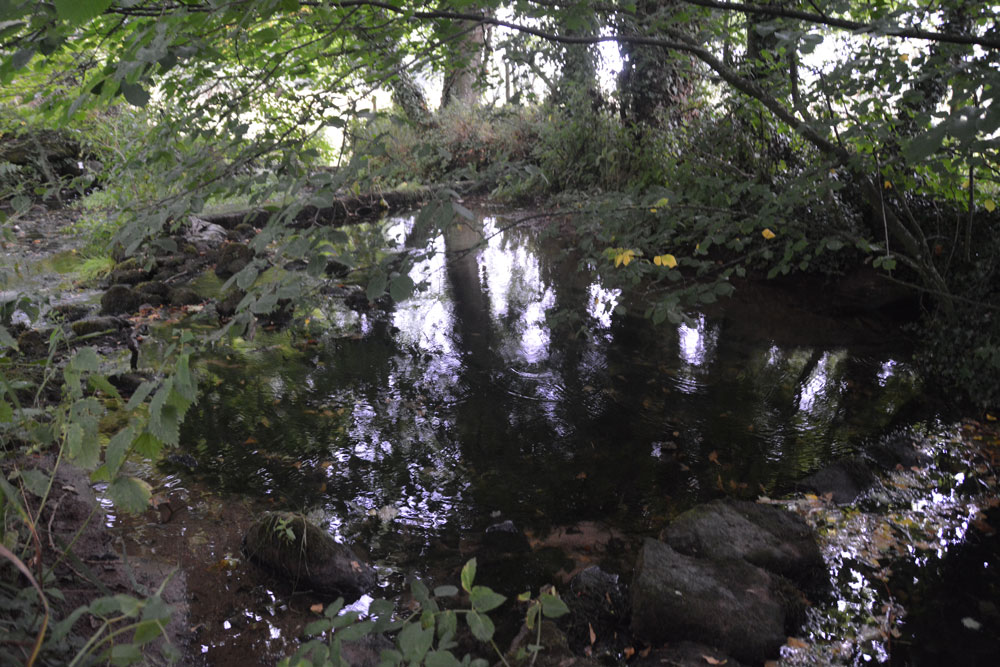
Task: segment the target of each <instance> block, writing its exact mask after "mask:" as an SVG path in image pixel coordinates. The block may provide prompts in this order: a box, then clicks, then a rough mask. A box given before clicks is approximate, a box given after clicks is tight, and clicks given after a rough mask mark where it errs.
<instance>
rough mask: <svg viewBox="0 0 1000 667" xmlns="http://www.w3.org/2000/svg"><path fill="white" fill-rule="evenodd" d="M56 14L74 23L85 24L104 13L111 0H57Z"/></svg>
mask: <svg viewBox="0 0 1000 667" xmlns="http://www.w3.org/2000/svg"><path fill="white" fill-rule="evenodd" d="M55 5H56V14H57V15H58V16H59V18H60V19H62V20H63V21H66V22H68V23H70V24H72V25H83V24H84V23H86V22H87V21H89V20H91V19H92V18H94V17H96V16H100V15H101V14H102V13H104V10H106V9H107V8H108V7H110V6H111V0H55Z"/></svg>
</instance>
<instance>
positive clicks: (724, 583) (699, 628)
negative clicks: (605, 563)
mask: <svg viewBox="0 0 1000 667" xmlns="http://www.w3.org/2000/svg"><path fill="white" fill-rule="evenodd" d="M799 598H800V594H799V593H798V592H797V591H796V590H795V589H794V587H792V585H791V584H790V583H789V582H788V581H787V580H785V579H783V578H781V577H779V576H777V575H772V574H769V573H768V572H767V571H765V570H762V569H761V568H759V567H756V566H754V565H751V564H750V563H747V562H746V561H744V560H738V559H731V560H724V561H723V560H699V559H694V558H691V557H690V556H685V555H684V554H681V553H679V552H678V551H675V550H674V549H673V548H671V547H670V546H668V545H667V544H665V543H663V542H660V541H659V540H654V539H649V538H647V539H646V541H645V542H644V543H643V547H642V551H641V552H640V553H639V559H638V561H637V563H636V571H635V578H634V579H633V581H632V624H631V627H632V631H633V632H634V633H635V634H636V636H638V637H639V638H641V639H644V640H645V641H647V642H649V643H651V644H653V645H655V646H660V645H663V644H666V643H668V642H679V641H693V642H699V643H703V644H708V645H711V646H716V647H718V648H719V649H721V650H723V651H725V652H726V653H729V654H731V655H733V656H734V657H735V658H737V659H739V660H743V661H746V662H754V663H759V662H763V661H764V660H766V659H768V658H771V657H775V656H777V655H778V650H779V649H780V648H781V645H782V644H784V643H785V637H786V636H787V635H786V631H787V630H788V629H790V628H791V626H793V624H794V621H795V620H797V616H798V613H799V612H800V611H801V606H802V602H801V600H800V599H799Z"/></svg>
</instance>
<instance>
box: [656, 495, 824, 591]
mask: <svg viewBox="0 0 1000 667" xmlns="http://www.w3.org/2000/svg"><path fill="white" fill-rule="evenodd" d="M660 539H661V540H663V541H664V542H666V543H667V544H669V545H670V546H671V547H673V548H674V549H675V550H677V551H679V552H681V553H682V554H685V555H687V556H693V557H696V558H715V559H720V558H721V559H725V558H739V559H742V560H745V561H747V562H748V563H751V564H752V565H756V566H757V567H762V568H764V569H765V570H769V571H771V572H775V573H777V574H781V575H783V576H786V577H788V578H789V579H792V580H794V581H797V582H799V583H803V582H809V583H812V582H816V581H819V580H821V579H822V578H823V575H824V574H825V572H826V568H825V566H824V564H823V557H822V555H820V551H819V545H818V544H817V542H816V535H815V533H814V532H813V529H812V528H810V527H809V525H808V524H806V522H805V521H804V520H803V519H802V518H801V517H799V516H798V515H797V514H794V513H792V512H790V511H788V510H786V509H784V508H782V507H775V506H773V505H762V504H760V503H752V502H748V501H745V500H716V501H713V502H710V503H706V504H704V505H698V506H697V507H694V508H692V509H690V510H688V511H687V512H684V513H683V514H681V515H680V516H679V517H677V518H676V519H675V520H674V521H673V522H672V523H671V524H670V525H669V526H667V527H666V528H665V529H664V530H663V532H662V533H661V534H660Z"/></svg>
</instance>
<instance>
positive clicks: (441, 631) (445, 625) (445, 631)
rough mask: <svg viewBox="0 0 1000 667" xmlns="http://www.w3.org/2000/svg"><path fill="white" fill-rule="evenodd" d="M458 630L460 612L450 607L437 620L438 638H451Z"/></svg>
mask: <svg viewBox="0 0 1000 667" xmlns="http://www.w3.org/2000/svg"><path fill="white" fill-rule="evenodd" d="M457 632H458V614H456V613H455V612H454V611H452V610H451V609H449V610H448V611H444V612H441V614H440V615H439V616H438V621H437V635H438V639H444V638H446V637H447V638H451V637H454V636H455V633H457Z"/></svg>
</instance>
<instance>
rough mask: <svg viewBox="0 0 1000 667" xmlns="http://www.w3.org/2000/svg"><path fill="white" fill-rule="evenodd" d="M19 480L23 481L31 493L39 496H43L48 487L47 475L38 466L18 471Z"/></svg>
mask: <svg viewBox="0 0 1000 667" xmlns="http://www.w3.org/2000/svg"><path fill="white" fill-rule="evenodd" d="M20 475H21V480H22V481H23V482H24V486H25V488H27V489H28V491H30V492H31V493H33V494H35V495H36V496H38V497H39V498H42V497H44V496H45V492H46V491H47V490H48V488H49V476H48V475H46V474H45V473H44V472H43V471H41V470H39V469H38V468H28V469H24V470H21V472H20Z"/></svg>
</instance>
